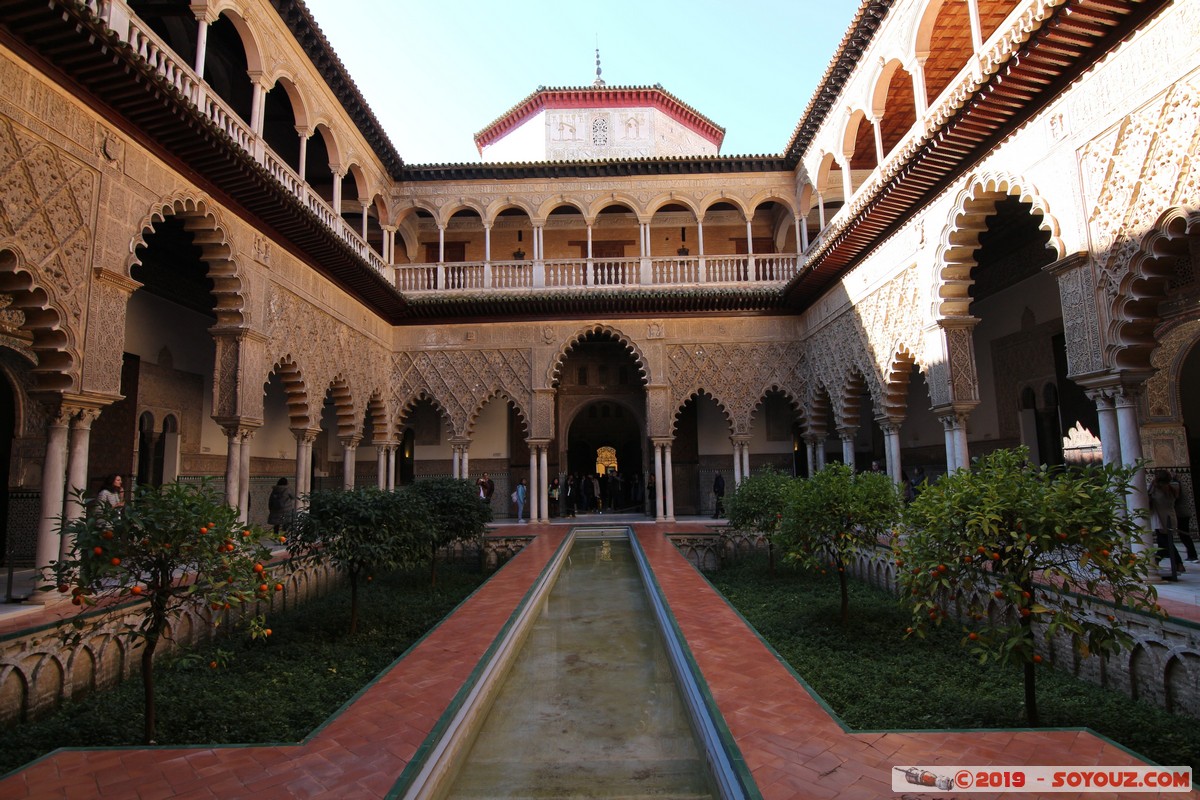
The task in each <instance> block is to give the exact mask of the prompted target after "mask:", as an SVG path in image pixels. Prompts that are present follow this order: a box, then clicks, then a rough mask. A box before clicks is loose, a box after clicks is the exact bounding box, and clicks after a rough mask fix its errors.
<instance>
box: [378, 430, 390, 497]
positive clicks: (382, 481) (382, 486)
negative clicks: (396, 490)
mask: <svg viewBox="0 0 1200 800" xmlns="http://www.w3.org/2000/svg"><path fill="white" fill-rule="evenodd" d="M388 449H389V447H388V445H387V443H386V442H385V443H383V444H377V445H375V486H376V488H378V489H379V491H381V492H382V491H384V490H386V489H387V454H388Z"/></svg>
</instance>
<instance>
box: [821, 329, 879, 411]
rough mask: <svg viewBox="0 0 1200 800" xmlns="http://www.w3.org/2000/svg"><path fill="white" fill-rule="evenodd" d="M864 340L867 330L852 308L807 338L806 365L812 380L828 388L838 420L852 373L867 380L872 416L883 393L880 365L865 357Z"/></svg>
mask: <svg viewBox="0 0 1200 800" xmlns="http://www.w3.org/2000/svg"><path fill="white" fill-rule="evenodd" d="M866 341H867V333H866V331H864V330H863V327H862V321H861V320H860V319H859V318H858V317H857V315H856V314H855V313H854V312H853V311H848V312H846V313H844V314H840V315H839V316H838V317H837V319H835V320H833V321H832V322H831V323H830V324H828V325H826V326H825V327H823V328H821V330H819V331H818V332H817V333H816V334H815V335H814V336H812V337H811V338H810V339H809V340H808V347H809V353H810V358H811V362H810V364H809V369H810V370H811V373H812V376H813V378H812V379H813V382H814V383H815V384H818V385H820V386H821V387H823V388H824V390H825V391H826V392H827V394H828V397H829V403H830V407H831V409H832V410H833V413H834V416H835V418H836V419H837V420H838V421H839V423H840V421H841V420H842V419H843V418H844V417H845V413H846V408H847V397H846V391H845V390H846V388H847V386H848V385H849V381H850V380H851V379H852V376H854V375H858V376H860V377H861V378H862V379H863V382H864V383H865V384H866V389H867V392H868V393H869V394H870V396H871V403H872V406H873V409H872V412H873V413H872V416H873V415H874V412H875V411H877V410H878V408H879V405H880V403H879V398H881V397H883V395H884V392H883V381H882V379H881V377H880V368H879V367H877V366H876V365H875V364H874V363H872V362H871V361H869V360H868V358H869V355H868V348H867V344H866ZM866 412H867V409H865V408H864V409H861V413H866ZM818 424H820V423H819V422H818Z"/></svg>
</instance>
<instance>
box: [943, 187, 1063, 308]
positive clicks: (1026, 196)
mask: <svg viewBox="0 0 1200 800" xmlns="http://www.w3.org/2000/svg"><path fill="white" fill-rule="evenodd" d="M1004 197H1016V198H1018V199H1019V200H1021V202H1024V203H1029V204H1030V206H1031V209H1030V212H1031V213H1033V214H1040V215H1041V217H1042V222H1041V224H1040V225H1038V229H1039V230H1042V231H1045V232H1047V233H1049V234H1050V240H1049V241H1048V242H1046V247H1047V249H1051V250H1053V251H1054V254H1055V256H1056V257H1057V258H1058V259H1062V258H1063V256H1064V255H1065V247H1064V245H1063V242H1062V239H1061V238H1060V237H1059V225H1058V220H1056V219H1055V218H1054V216H1053V215H1052V214H1051V213H1050V209H1049V206H1048V205H1047V203H1046V201H1045V199H1044V198H1043V197H1042V196H1041V195H1040V194H1039V193H1038V192H1037V191H1035V190H1032V189H1031V188H1029V182H1026V181H1023V180H1021V179H1019V178H1016V177H1014V176H1012V175H1010V174H1008V173H1005V172H998V173H984V174H982V175H980V176H978V177H974V178H970V177H969V178H968V179H967V184H966V186H964V187H963V189H962V190H961V191H960V192H959V193H958V196H957V197H956V198H955V201H954V207H953V210H952V211H951V213H950V219H949V221H948V222H947V225H946V228H945V229H944V232H943V234H942V236H941V240H940V242H939V250H940V251H941V267H940V268H939V269H938V272H937V278H936V285H935V287H934V292H933V297H934V298H935V299H934V307H933V309H932V311H933V318H934V319H936V320H939V321H940V320H943V319H948V318H965V317H968V316H969V315H970V311H969V307H970V304H971V294H970V291H971V285H972V284H973V281H972V280H971V270H972V269H974V268H975V266H976V261H975V256H974V253H975V251H976V250H977V249H978V248H979V235H980V234H981V233H982V232H983V231H985V230H987V218H988V217H989V216H991V215H992V214H994V213H995V211H996V203H997V201H999V200H1001V199H1003V198H1004Z"/></svg>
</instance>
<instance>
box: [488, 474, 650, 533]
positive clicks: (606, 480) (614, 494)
mask: <svg viewBox="0 0 1200 800" xmlns="http://www.w3.org/2000/svg"><path fill="white" fill-rule="evenodd" d="M475 486H476V489H477V490H478V493H479V499H480V500H482V501H483V502H485V503H490V502H491V501H492V495H493V494H494V493H495V491H496V484H495V482H494V481H493V480H492V479H491V477H490V476H489V475H488V473H486V472H485V473H483V474H482V475H480V476H479V479H478V480H476V481H475ZM642 491H643V489H642V481H641V475H638V474H634V475H633V476H632V477H630V478H627V477H625V476H624V475H622V474H621V473H620V472H617V471H616V470H609V471H608V472H598V473H592V474H579V475H576V474H575V473H574V472H572V473H570V474H569V475H567V478H566V481H565V482H564V481H562V480H560V479H559V478H558V476H555V477H554V478H552V479H551V481H550V483H549V484H548V485H547V486H546V498H547V500H548V501H549V504H548V511H549V516H551V517H558V516H562V517H574V516H576V515H577V514H590V513H596V514H603V513H604V512H605V511H608V512H610V513H611V512H613V511H618V510H620V509H622V508H628V507H630V506H636V505H637V504H639V503H640V502H641V501H642V497H643V494H642ZM645 491H646V492H650V493H651V497H653V492H654V491H655V486H654V476H653V475H651V476H650V479H649V481H648V482H647V484H646V487H645ZM509 499H510V501H511V502H512V504H513V506H515V507H516V511H517V522H525V520H526V517H525V508H526V506H527V505H528V504H529V480H528V479H527V478H522V479H521V480H520V482H519V483H518V484H517V485H516V486H515V487H514V488H513V491H512V494H511V496H510V497H509Z"/></svg>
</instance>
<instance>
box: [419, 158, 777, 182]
mask: <svg viewBox="0 0 1200 800" xmlns="http://www.w3.org/2000/svg"><path fill="white" fill-rule="evenodd" d="M790 170H791V166H789V164H788V162H787V160H786V159H785V158H784V157H783V156H762V155H752V156H662V157H658V158H641V159H636V160H619V159H596V160H591V161H529V162H521V163H491V162H488V163H481V164H419V165H409V166H407V167H405V169H404V180H406V181H413V182H421V181H449V180H463V181H472V180H485V181H497V180H512V181H519V180H524V179H527V178H634V177H641V176H650V175H727V174H733V173H738V172H788V171H790Z"/></svg>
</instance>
